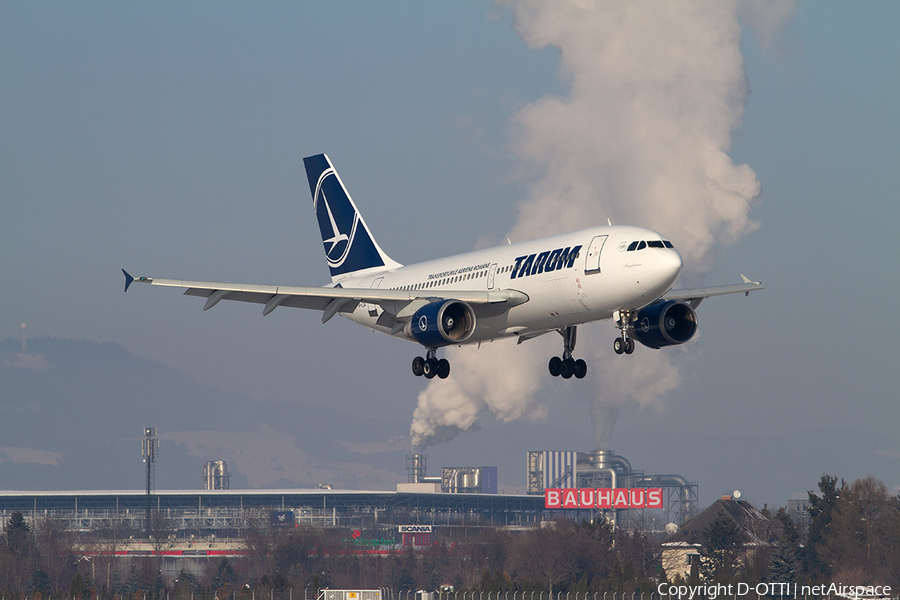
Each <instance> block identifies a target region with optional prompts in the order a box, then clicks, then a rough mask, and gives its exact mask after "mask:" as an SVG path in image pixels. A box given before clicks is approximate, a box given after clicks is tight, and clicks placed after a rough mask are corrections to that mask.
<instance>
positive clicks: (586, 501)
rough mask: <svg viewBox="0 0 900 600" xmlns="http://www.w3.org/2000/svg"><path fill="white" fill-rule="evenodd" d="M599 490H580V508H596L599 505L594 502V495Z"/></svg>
mask: <svg viewBox="0 0 900 600" xmlns="http://www.w3.org/2000/svg"><path fill="white" fill-rule="evenodd" d="M596 491H597V490H595V489H593V488H587V489H580V490H578V508H594V507H595V506H597V504H596V503H595V502H594V494H595V492H596Z"/></svg>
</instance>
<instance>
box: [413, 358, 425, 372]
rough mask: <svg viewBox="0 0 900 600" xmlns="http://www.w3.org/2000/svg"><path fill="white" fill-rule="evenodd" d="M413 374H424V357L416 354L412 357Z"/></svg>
mask: <svg viewBox="0 0 900 600" xmlns="http://www.w3.org/2000/svg"><path fill="white" fill-rule="evenodd" d="M412 370H413V375H415V376H416V377H421V376H422V375H424V374H425V359H424V358H422V357H421V356H417V357H415V358H414V359H413V364H412Z"/></svg>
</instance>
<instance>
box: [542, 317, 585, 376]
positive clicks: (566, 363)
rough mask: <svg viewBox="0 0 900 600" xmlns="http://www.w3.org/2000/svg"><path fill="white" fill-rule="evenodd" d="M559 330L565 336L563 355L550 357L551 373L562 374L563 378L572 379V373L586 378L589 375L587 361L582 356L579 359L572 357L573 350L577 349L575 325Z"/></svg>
mask: <svg viewBox="0 0 900 600" xmlns="http://www.w3.org/2000/svg"><path fill="white" fill-rule="evenodd" d="M557 331H558V332H559V335H561V336H562V337H563V355H562V357H559V356H554V357H553V358H551V359H550V365H549V366H550V374H551V375H553V376H554V377H557V376H562V378H563V379H570V378H571V377H572V375H574V376H575V378H576V379H584V376H585V375H587V363H586V362H584V361H583V360H582V359H580V358H579V359H578V360H575V359H574V358H572V351H573V350H575V331H576V328H575V326H574V325H573V326H571V327H566V328H565V329H557Z"/></svg>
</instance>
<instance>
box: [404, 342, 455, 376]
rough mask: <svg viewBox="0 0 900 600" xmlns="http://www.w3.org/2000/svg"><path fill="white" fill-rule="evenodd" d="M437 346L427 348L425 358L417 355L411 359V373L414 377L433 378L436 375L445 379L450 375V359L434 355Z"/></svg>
mask: <svg viewBox="0 0 900 600" xmlns="http://www.w3.org/2000/svg"><path fill="white" fill-rule="evenodd" d="M436 354H437V348H429V349H428V352H427V353H426V355H425V356H426V358H422V357H421V356H417V357H415V358H414V359H413V361H412V371H413V375H415V376H416V377H421V376H422V375H424V376H425V379H434V376H435V375H437V376H438V377H440V378H441V379H447V377H448V376H449V375H450V361H449V360H447V359H446V358H441V359H438V357H437V356H436Z"/></svg>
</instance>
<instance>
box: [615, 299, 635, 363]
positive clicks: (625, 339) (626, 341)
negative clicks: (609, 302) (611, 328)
mask: <svg viewBox="0 0 900 600" xmlns="http://www.w3.org/2000/svg"><path fill="white" fill-rule="evenodd" d="M616 326H617V327H618V328H619V331H621V332H622V335H621V336H620V337H617V338H616V340H615V341H614V342H613V350H615V351H616V354H623V353H624V354H631V353H632V352H634V338H631V337H629V336H628V330H629V329H630V328H631V311H630V310H623V311H619V313H618V315H617V317H616Z"/></svg>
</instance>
